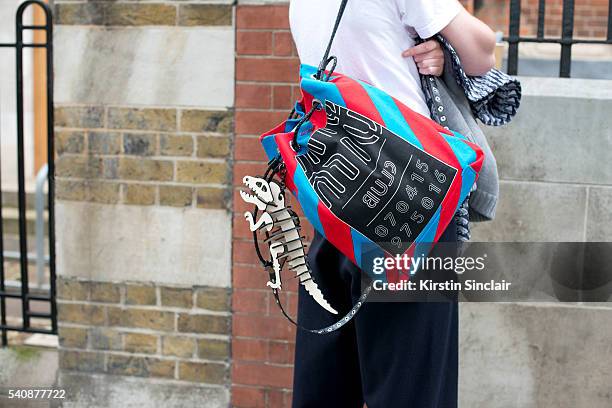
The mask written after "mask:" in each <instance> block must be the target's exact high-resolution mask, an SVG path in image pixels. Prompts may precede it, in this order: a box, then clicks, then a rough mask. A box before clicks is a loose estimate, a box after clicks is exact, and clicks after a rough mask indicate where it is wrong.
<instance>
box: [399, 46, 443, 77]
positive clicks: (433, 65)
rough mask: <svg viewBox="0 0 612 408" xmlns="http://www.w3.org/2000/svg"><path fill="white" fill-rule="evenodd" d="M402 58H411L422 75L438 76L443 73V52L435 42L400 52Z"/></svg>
mask: <svg viewBox="0 0 612 408" xmlns="http://www.w3.org/2000/svg"><path fill="white" fill-rule="evenodd" d="M402 56H403V57H404V58H408V57H413V58H414V62H415V63H416V65H417V67H418V69H419V72H420V73H421V74H423V75H434V76H440V75H442V72H443V71H444V51H442V46H441V45H440V43H439V42H438V41H436V40H428V41H425V42H423V43H421V44H419V45H415V46H414V47H412V48H409V49H407V50H406V51H404V52H402Z"/></svg>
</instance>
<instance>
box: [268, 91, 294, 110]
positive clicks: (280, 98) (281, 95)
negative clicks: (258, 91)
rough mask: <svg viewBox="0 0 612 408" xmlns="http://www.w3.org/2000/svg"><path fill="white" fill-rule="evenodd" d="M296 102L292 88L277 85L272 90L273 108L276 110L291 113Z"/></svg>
mask: <svg viewBox="0 0 612 408" xmlns="http://www.w3.org/2000/svg"><path fill="white" fill-rule="evenodd" d="M294 102H295V101H294V99H293V92H292V89H291V86H289V85H277V86H275V87H274V88H272V107H273V108H274V109H284V110H285V109H286V110H287V111H290V110H291V109H292V108H293V103H294Z"/></svg>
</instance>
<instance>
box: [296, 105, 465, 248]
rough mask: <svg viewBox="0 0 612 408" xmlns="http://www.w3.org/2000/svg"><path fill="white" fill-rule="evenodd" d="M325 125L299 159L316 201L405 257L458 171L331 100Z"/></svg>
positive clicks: (372, 238) (315, 134)
mask: <svg viewBox="0 0 612 408" xmlns="http://www.w3.org/2000/svg"><path fill="white" fill-rule="evenodd" d="M325 108H326V113H327V126H326V127H325V128H323V129H319V130H317V131H316V132H314V133H313V134H312V136H311V138H310V140H309V142H308V152H307V153H306V154H303V155H300V156H298V157H297V160H298V162H299V164H300V166H301V167H302V169H303V170H304V172H305V173H306V176H307V178H308V181H309V183H310V184H311V185H312V187H313V188H314V190H315V192H316V193H317V195H318V197H319V199H320V200H321V201H322V202H323V203H324V204H325V205H326V206H327V207H328V208H329V209H330V210H331V212H332V213H333V214H335V215H336V216H337V217H338V218H340V219H341V220H343V221H344V222H346V223H347V224H348V225H350V226H351V227H353V228H355V229H356V230H357V231H359V232H360V233H362V234H363V235H365V236H366V237H368V238H369V239H371V240H372V241H374V242H377V243H378V244H379V245H380V246H381V247H383V248H384V249H385V250H386V251H388V252H389V253H390V254H392V255H398V254H402V253H404V252H405V251H406V250H407V249H408V247H409V246H410V244H411V243H412V242H413V241H414V240H415V239H416V237H417V236H418V235H419V234H420V233H421V231H422V230H423V228H424V227H425V226H426V225H427V223H428V222H429V220H430V219H431V218H432V217H433V215H434V214H435V213H436V211H437V209H438V208H439V207H440V205H441V203H442V201H443V200H444V197H445V196H446V195H447V194H448V190H449V188H450V185H451V183H452V181H453V179H454V178H455V175H456V174H457V169H455V168H454V167H451V166H449V165H448V164H446V163H444V162H442V161H440V160H439V159H437V158H435V157H433V156H432V155H430V154H429V153H427V152H425V151H423V150H422V149H420V148H418V147H417V146H415V145H413V144H412V143H410V142H408V141H406V140H405V139H403V138H401V137H399V136H398V135H396V134H395V133H393V132H391V131H390V130H389V129H387V128H385V127H384V126H382V125H381V124H379V123H376V122H374V121H372V120H371V119H368V118H366V117H365V116H363V115H361V114H359V113H357V112H354V111H351V110H349V109H347V108H345V107H343V106H339V105H336V104H334V103H331V102H327V103H326V107H325Z"/></svg>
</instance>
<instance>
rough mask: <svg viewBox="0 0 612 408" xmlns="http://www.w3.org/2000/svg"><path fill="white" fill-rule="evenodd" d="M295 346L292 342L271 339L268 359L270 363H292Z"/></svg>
mask: <svg viewBox="0 0 612 408" xmlns="http://www.w3.org/2000/svg"><path fill="white" fill-rule="evenodd" d="M294 353H295V347H294V346H293V343H288V342H277V341H271V342H270V344H269V351H268V354H269V359H268V361H270V362H271V363H278V364H293V359H294Z"/></svg>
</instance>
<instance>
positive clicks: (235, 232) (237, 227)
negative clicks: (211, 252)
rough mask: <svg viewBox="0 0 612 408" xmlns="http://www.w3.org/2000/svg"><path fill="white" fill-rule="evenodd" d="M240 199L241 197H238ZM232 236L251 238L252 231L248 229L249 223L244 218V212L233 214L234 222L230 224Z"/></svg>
mask: <svg viewBox="0 0 612 408" xmlns="http://www.w3.org/2000/svg"><path fill="white" fill-rule="evenodd" d="M239 200H240V201H242V199H240V198H239ZM232 237H234V238H239V239H242V240H245V241H248V240H250V239H252V238H253V233H252V232H251V230H250V229H249V224H248V223H247V222H246V220H245V219H244V212H240V213H239V214H235V215H234V224H233V225H232Z"/></svg>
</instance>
